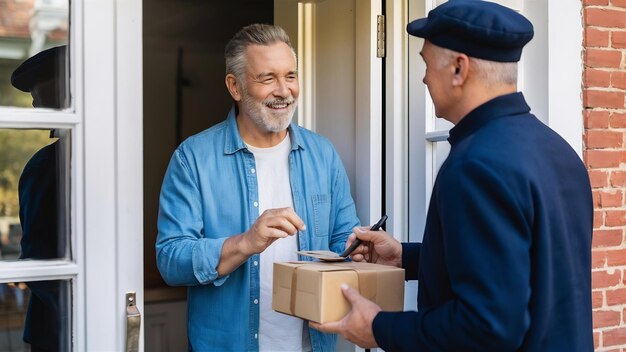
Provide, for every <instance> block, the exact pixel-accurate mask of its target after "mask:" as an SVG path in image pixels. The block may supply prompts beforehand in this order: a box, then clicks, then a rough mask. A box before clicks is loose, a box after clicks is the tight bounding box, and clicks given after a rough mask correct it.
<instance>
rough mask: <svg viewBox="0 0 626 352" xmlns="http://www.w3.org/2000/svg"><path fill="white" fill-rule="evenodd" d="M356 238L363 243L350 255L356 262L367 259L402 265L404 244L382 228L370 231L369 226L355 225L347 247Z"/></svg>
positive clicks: (371, 261) (385, 263)
mask: <svg viewBox="0 0 626 352" xmlns="http://www.w3.org/2000/svg"><path fill="white" fill-rule="evenodd" d="M356 238H359V239H360V240H361V241H363V243H362V244H361V245H360V246H358V247H356V249H355V250H354V251H353V252H352V255H350V258H352V260H354V261H355V262H362V261H364V260H365V261H367V262H370V263H376V264H383V265H391V266H396V267H398V268H401V267H402V245H401V244H400V242H398V241H397V240H396V239H395V238H393V236H391V235H390V234H388V233H386V232H385V231H382V230H378V231H369V228H367V227H355V228H354V232H353V233H352V234H351V235H350V236H349V237H348V240H347V241H346V248H348V247H349V246H350V245H351V244H352V242H354V240H355V239H356Z"/></svg>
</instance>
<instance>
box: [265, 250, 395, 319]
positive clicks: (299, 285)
mask: <svg viewBox="0 0 626 352" xmlns="http://www.w3.org/2000/svg"><path fill="white" fill-rule="evenodd" d="M273 275H274V285H273V292H272V309H274V310H276V311H278V312H281V313H285V314H289V315H293V316H297V317H300V318H302V319H306V320H310V321H314V322H317V323H326V322H331V321H337V320H340V319H341V318H343V317H344V316H345V315H346V314H347V313H348V312H349V311H350V303H349V302H348V301H347V300H346V299H345V297H344V296H343V293H342V292H341V287H340V285H341V284H342V283H346V284H348V286H350V287H352V288H354V289H356V290H358V291H359V292H360V293H361V295H363V296H364V297H365V298H367V299H369V300H371V301H373V302H374V303H376V304H378V305H379V306H380V307H381V308H382V309H383V310H385V311H402V310H403V306H404V269H400V268H396V267H392V266H386V265H379V264H371V263H357V262H340V263H323V262H284V263H274V273H273Z"/></svg>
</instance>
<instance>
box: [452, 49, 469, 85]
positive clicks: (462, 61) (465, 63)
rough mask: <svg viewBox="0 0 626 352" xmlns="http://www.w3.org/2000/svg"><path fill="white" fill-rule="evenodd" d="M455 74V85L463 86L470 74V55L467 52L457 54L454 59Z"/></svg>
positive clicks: (453, 82)
mask: <svg viewBox="0 0 626 352" xmlns="http://www.w3.org/2000/svg"><path fill="white" fill-rule="evenodd" d="M453 65H454V75H453V77H452V85H453V86H456V87H458V86H462V85H463V84H464V83H465V81H466V80H467V75H468V74H469V57H468V56H467V55H465V54H459V55H457V56H456V57H455V58H454V60H453Z"/></svg>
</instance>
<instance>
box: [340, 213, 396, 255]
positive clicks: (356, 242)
mask: <svg viewBox="0 0 626 352" xmlns="http://www.w3.org/2000/svg"><path fill="white" fill-rule="evenodd" d="M385 221H387V215H383V217H382V218H380V220H378V222H377V223H375V224H374V226H372V227H371V228H370V231H378V230H380V228H381V227H382V226H383V225H384V224H385ZM361 243H363V241H361V240H360V239H358V238H357V239H355V240H354V242H352V244H351V245H350V247H348V248H346V250H345V251H343V253H341V256H342V257H347V256H349V255H350V253H352V251H354V250H355V249H356V247H358V246H359V245H360V244H361Z"/></svg>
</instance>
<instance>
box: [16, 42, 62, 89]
mask: <svg viewBox="0 0 626 352" xmlns="http://www.w3.org/2000/svg"><path fill="white" fill-rule="evenodd" d="M66 48H67V46H65V45H63V46H57V47H54V48H50V49H46V50H43V51H41V52H39V53H37V54H35V55H33V56H32V57H30V58H28V59H27V60H26V61H24V62H22V64H21V65H19V66H18V67H17V68H16V69H15V71H13V73H12V74H11V84H12V85H13V87H15V88H17V89H19V90H21V91H22V92H30V91H31V90H32V88H33V87H34V86H35V85H36V84H37V83H41V82H45V81H49V80H52V79H56V78H61V79H65V77H64V76H65V65H66V61H67V56H66V51H67V49H66Z"/></svg>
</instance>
